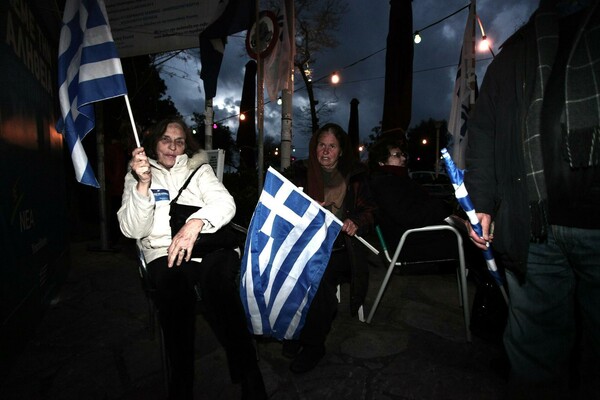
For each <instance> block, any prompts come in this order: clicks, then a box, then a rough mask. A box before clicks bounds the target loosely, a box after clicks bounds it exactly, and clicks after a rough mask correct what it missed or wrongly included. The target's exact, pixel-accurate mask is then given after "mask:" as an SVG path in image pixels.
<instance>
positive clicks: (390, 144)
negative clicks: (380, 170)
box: [369, 136, 407, 170]
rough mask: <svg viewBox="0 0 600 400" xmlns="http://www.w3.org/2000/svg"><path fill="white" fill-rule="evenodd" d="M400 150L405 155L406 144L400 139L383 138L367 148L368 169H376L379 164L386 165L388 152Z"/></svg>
mask: <svg viewBox="0 0 600 400" xmlns="http://www.w3.org/2000/svg"><path fill="white" fill-rule="evenodd" d="M392 149H400V150H401V151H402V152H403V153H407V148H406V142H405V141H404V140H403V139H402V138H397V137H393V136H384V137H382V138H381V139H379V140H378V141H376V142H375V143H374V144H373V145H372V146H371V147H370V148H369V169H371V170H373V169H376V168H377V166H378V165H379V163H380V162H381V163H384V164H385V163H386V162H387V160H388V158H389V157H390V150H392Z"/></svg>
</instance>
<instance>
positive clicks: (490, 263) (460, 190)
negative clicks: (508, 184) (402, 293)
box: [441, 148, 508, 302]
mask: <svg viewBox="0 0 600 400" xmlns="http://www.w3.org/2000/svg"><path fill="white" fill-rule="evenodd" d="M441 153H442V157H443V159H444V163H445V165H446V172H447V173H448V177H449V178H450V181H451V182H452V186H453V187H454V196H455V197H456V200H457V201H458V204H460V206H461V208H462V209H463V210H464V211H465V213H466V214H467V217H468V218H469V222H470V223H471V227H472V228H473V230H474V231H475V233H477V235H478V236H479V237H483V229H482V227H481V223H480V222H479V218H477V214H476V212H475V207H474V206H473V202H472V201H471V198H470V197H469V193H468V192H467V188H466V187H465V184H464V176H465V172H464V170H462V169H459V168H458V167H457V166H456V164H454V161H452V157H450V154H448V150H446V149H445V148H444V149H442V150H441ZM482 251H483V257H484V258H485V263H486V265H487V268H488V271H489V272H490V274H491V275H492V277H494V280H495V281H496V283H497V284H498V286H499V287H500V289H501V291H502V295H503V296H504V300H505V301H507V302H508V298H507V296H506V292H505V291H504V278H503V277H502V275H501V274H500V272H499V271H498V266H497V265H496V260H495V259H494V253H493V252H492V249H491V247H489V246H488V248H487V249H486V250H482Z"/></svg>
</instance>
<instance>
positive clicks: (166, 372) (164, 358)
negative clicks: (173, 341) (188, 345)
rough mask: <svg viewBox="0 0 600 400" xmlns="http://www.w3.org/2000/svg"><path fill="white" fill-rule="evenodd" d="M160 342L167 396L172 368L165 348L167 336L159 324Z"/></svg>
mask: <svg viewBox="0 0 600 400" xmlns="http://www.w3.org/2000/svg"><path fill="white" fill-rule="evenodd" d="M158 331H159V332H158V335H159V338H158V342H159V347H160V361H161V364H162V372H163V382H164V385H165V393H166V395H167V397H169V375H170V369H169V359H168V357H167V350H166V349H165V337H164V335H163V330H162V328H161V327H160V326H159V327H158Z"/></svg>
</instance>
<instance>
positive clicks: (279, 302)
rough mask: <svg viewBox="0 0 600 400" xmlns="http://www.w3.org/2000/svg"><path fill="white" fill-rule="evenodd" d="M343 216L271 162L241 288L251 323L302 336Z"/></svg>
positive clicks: (257, 329) (264, 330)
mask: <svg viewBox="0 0 600 400" xmlns="http://www.w3.org/2000/svg"><path fill="white" fill-rule="evenodd" d="M341 228H342V222H341V221H340V220H339V219H337V218H336V217H335V216H334V215H333V214H331V213H330V212H329V211H327V210H325V209H324V208H323V207H321V206H320V205H319V204H318V203H317V202H315V201H314V200H312V199H311V198H310V197H308V195H306V194H305V193H303V192H302V191H301V190H300V189H299V188H298V187H296V186H295V185H294V184H292V183H291V182H290V181H288V180H287V179H286V178H285V177H283V176H282V175H281V174H279V173H278V172H277V171H276V170H274V169H272V168H269V169H268V171H267V175H266V178H265V184H264V188H263V191H262V193H261V196H260V199H259V201H258V204H257V206H256V209H255V210H254V215H253V216H252V221H251V222H250V227H249V229H248V236H247V238H246V246H245V251H244V257H243V258H242V270H241V281H240V292H241V297H242V303H243V305H244V308H245V310H246V315H247V318H248V325H249V329H250V331H251V332H252V333H254V334H255V335H264V336H271V337H274V338H276V339H279V340H281V339H294V338H298V336H299V334H300V331H301V330H302V327H303V326H304V321H305V319H306V314H307V312H308V308H309V306H310V303H311V301H312V299H313V298H314V295H315V293H316V291H317V288H318V287H319V282H320V281H321V277H322V276H323V272H324V271H325V267H326V266H327V263H328V262H329V256H330V255H331V248H332V246H333V242H334V240H335V238H336V237H337V235H338V234H339V232H340V230H341Z"/></svg>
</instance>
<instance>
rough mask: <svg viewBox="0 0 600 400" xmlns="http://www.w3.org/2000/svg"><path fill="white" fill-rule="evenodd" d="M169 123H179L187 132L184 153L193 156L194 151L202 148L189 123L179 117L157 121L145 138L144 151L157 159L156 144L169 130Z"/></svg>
mask: <svg viewBox="0 0 600 400" xmlns="http://www.w3.org/2000/svg"><path fill="white" fill-rule="evenodd" d="M169 124H177V125H179V126H180V127H181V129H182V130H183V132H184V133H185V151H184V153H185V154H187V155H188V157H191V156H192V155H193V154H194V153H196V152H197V151H198V150H200V145H199V144H198V141H197V140H196V138H195V137H194V136H193V135H192V131H191V130H190V128H189V127H188V126H187V124H186V123H185V122H184V121H183V120H182V119H181V118H178V117H172V118H165V119H163V120H162V121H159V122H157V123H156V124H155V125H154V126H153V127H152V128H150V133H149V134H148V136H146V138H145V139H144V151H145V152H146V155H147V156H148V157H150V158H152V159H154V160H156V159H157V154H156V145H157V144H158V141H159V140H160V138H161V137H162V136H163V135H164V134H165V132H166V131H167V126H169Z"/></svg>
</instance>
